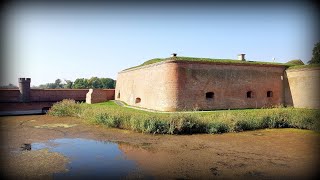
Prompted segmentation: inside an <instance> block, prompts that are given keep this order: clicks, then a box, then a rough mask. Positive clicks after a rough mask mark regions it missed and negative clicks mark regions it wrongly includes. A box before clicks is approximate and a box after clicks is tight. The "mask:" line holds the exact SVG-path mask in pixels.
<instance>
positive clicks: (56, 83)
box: [52, 79, 63, 89]
mask: <svg viewBox="0 0 320 180" xmlns="http://www.w3.org/2000/svg"><path fill="white" fill-rule="evenodd" d="M54 84H55V87H54V88H52V89H56V88H62V87H63V85H62V84H61V79H56V80H55V82H54Z"/></svg>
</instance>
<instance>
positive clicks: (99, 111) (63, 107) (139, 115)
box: [49, 100, 320, 134]
mask: <svg viewBox="0 0 320 180" xmlns="http://www.w3.org/2000/svg"><path fill="white" fill-rule="evenodd" d="M49 114H50V115H54V116H70V117H78V118H81V119H84V120H86V121H88V122H90V123H94V124H102V125H105V126H106V127H111V128H121V129H128V130H133V131H137V132H143V133H157V134H194V133H209V134H217V133H226V132H238V131H246V130H255V129H263V128H299V129H309V130H314V131H320V111H319V110H311V109H296V108H284V107H278V108H272V109H249V110H226V111H216V112H215V111H212V112H196V111H194V112H190V113H185V112H184V113H179V112H177V113H154V112H145V111H141V110H136V109H131V108H126V107H121V106H118V105H117V104H115V103H114V102H111V101H109V102H105V103H98V104H93V105H92V104H84V103H76V102H75V101H74V100H63V101H61V102H58V103H56V104H54V105H53V106H52V108H51V109H50V110H49Z"/></svg>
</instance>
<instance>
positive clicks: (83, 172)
mask: <svg viewBox="0 0 320 180" xmlns="http://www.w3.org/2000/svg"><path fill="white" fill-rule="evenodd" d="M31 146H32V150H39V149H43V148H48V149H49V150H50V151H53V152H58V153H61V154H63V155H64V156H66V157H68V158H69V159H70V163H69V165H68V169H69V171H68V172H67V173H58V174H55V175H54V178H57V179H61V178H63V179H64V178H65V179H70V178H77V179H88V178H95V179H97V178H98V179H102V178H104V179H105V178H112V179H120V178H123V177H126V176H128V175H129V173H132V172H135V171H137V165H136V163H135V161H132V160H127V159H126V158H125V156H124V153H123V152H122V151H121V150H120V149H119V148H118V144H116V143H111V142H100V141H95V140H89V139H80V138H77V139H55V140H51V141H49V142H47V143H33V144H32V145H31Z"/></svg>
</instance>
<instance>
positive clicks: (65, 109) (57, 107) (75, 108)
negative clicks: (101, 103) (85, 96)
mask: <svg viewBox="0 0 320 180" xmlns="http://www.w3.org/2000/svg"><path fill="white" fill-rule="evenodd" d="M80 112H81V108H80V104H79V103H76V102H75V100H72V99H64V100H62V101H60V102H57V103H55V104H53V106H52V107H51V108H50V110H49V112H48V113H49V114H50V115H54V116H74V117H76V116H79V114H80Z"/></svg>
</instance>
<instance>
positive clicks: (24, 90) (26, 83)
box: [19, 78, 31, 102]
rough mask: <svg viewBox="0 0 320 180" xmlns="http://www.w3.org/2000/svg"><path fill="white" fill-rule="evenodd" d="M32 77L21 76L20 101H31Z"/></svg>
mask: <svg viewBox="0 0 320 180" xmlns="http://www.w3.org/2000/svg"><path fill="white" fill-rule="evenodd" d="M30 82H31V78H19V90H20V101H21V102H30Z"/></svg>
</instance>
